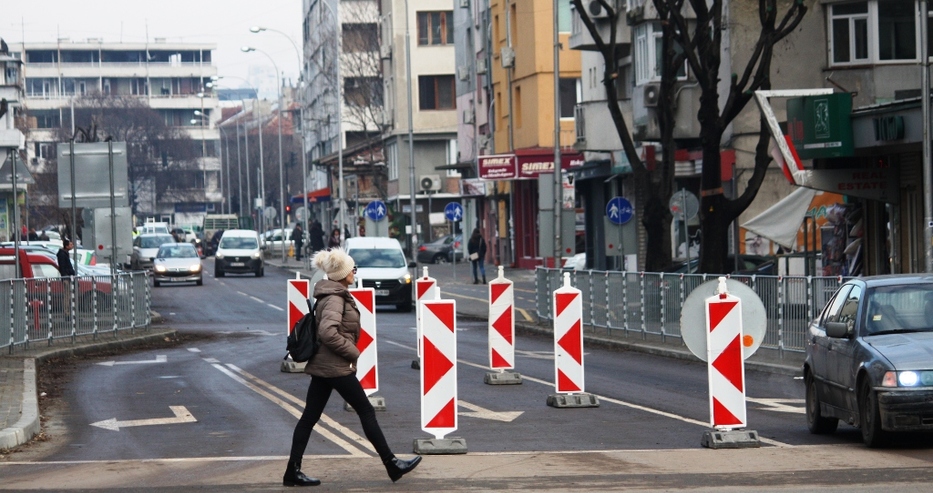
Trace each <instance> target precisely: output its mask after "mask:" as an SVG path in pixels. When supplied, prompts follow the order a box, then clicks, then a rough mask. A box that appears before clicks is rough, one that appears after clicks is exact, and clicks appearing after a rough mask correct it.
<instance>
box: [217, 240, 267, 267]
mask: <svg viewBox="0 0 933 493" xmlns="http://www.w3.org/2000/svg"><path fill="white" fill-rule="evenodd" d="M259 244H260V243H259V233H257V232H255V231H253V230H251V229H228V230H226V231H224V234H223V236H221V237H220V242H218V243H217V251H216V252H214V276H216V277H224V276H225V275H227V274H228V273H236V274H249V273H253V274H255V275H256V277H262V276H263V275H264V274H265V268H264V267H265V264H264V263H263V260H262V252H261V250H260V249H259Z"/></svg>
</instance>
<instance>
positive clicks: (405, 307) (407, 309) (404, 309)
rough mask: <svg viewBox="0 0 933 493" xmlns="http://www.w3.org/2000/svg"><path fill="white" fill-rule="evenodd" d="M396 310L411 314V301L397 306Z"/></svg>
mask: <svg viewBox="0 0 933 493" xmlns="http://www.w3.org/2000/svg"><path fill="white" fill-rule="evenodd" d="M395 308H396V309H397V310H398V311H400V312H405V313H410V312H411V309H412V303H411V300H408V301H406V302H404V303H399V304H397V305H395Z"/></svg>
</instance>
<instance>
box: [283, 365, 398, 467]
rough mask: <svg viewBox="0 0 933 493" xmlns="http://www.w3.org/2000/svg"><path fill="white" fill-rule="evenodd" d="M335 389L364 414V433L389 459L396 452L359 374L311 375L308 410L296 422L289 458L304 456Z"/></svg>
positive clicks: (384, 459)
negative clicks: (338, 375) (378, 418)
mask: <svg viewBox="0 0 933 493" xmlns="http://www.w3.org/2000/svg"><path fill="white" fill-rule="evenodd" d="M332 390H336V391H337V393H338V394H340V397H343V400H345V401H347V403H348V404H350V405H351V406H353V409H354V410H355V411H356V413H357V414H358V415H359V416H360V423H361V424H362V425H363V433H364V434H365V435H366V438H368V439H369V443H371V444H373V447H374V448H375V449H376V452H377V453H379V458H380V459H382V461H383V462H386V461H388V460H389V459H391V458H392V457H394V455H393V454H392V450H390V449H389V444H388V443H386V437H385V435H383V434H382V430H381V429H380V428H379V423H378V422H376V411H375V410H374V409H373V405H372V404H370V403H369V398H368V397H366V392H364V391H363V386H362V385H360V381H359V380H358V379H357V378H356V375H347V376H345V377H336V378H324V377H311V384H310V385H308V398H307V399H306V400H305V410H304V412H303V413H301V418H300V419H299V420H298V424H297V425H295V432H294V434H292V450H291V453H290V454H289V458H288V460H289V461H291V462H297V463H300V462H301V457H302V456H303V455H304V453H305V449H306V448H307V447H308V440H310V439H311V430H313V429H314V425H315V424H317V422H318V420H319V419H321V413H323V412H324V406H326V405H327V400H328V399H329V398H330V394H331V391H332Z"/></svg>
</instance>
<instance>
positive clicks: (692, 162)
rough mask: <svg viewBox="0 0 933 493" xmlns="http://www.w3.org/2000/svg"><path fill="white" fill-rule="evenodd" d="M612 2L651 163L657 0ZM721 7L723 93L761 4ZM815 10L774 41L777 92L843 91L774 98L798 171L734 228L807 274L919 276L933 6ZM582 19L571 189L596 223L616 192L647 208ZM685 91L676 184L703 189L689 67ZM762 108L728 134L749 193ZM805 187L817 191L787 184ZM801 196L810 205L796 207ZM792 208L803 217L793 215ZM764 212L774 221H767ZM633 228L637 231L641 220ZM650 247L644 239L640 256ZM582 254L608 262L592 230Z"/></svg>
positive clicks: (628, 93)
mask: <svg viewBox="0 0 933 493" xmlns="http://www.w3.org/2000/svg"><path fill="white" fill-rule="evenodd" d="M587 3H588V2H584V4H587ZM616 5H617V8H619V9H620V10H621V11H622V15H620V17H619V19H620V22H619V23H618V24H617V39H618V40H619V41H618V42H619V43H620V44H622V45H623V50H622V51H623V53H627V54H628V55H627V56H626V57H625V58H623V63H622V70H621V71H620V76H619V80H620V81H621V83H620V84H618V85H617V91H618V96H619V98H620V104H621V105H622V109H623V113H624V114H625V115H626V118H627V121H628V123H629V124H630V128H631V129H632V131H633V135H634V138H635V140H636V143H638V144H639V145H640V148H641V151H642V157H643V158H645V159H646V160H649V161H650V160H651V158H652V156H656V155H658V154H657V153H659V152H661V149H660V148H659V146H658V145H657V140H658V138H659V132H658V127H657V113H656V112H657V95H658V90H657V83H658V82H659V81H660V74H659V71H658V70H657V61H658V53H657V50H658V46H659V44H660V41H659V39H660V38H659V36H660V23H659V21H658V18H657V13H656V12H655V11H654V10H653V5H652V3H651V2H650V1H644V0H626V1H624V2H623V1H621V0H619V1H618V2H616ZM726 7H727V8H726V10H725V14H724V15H725V17H726V18H728V19H729V22H728V23H726V24H725V25H726V26H727V28H726V30H725V32H724V37H723V45H722V47H723V57H722V67H721V73H722V74H724V75H723V77H721V80H722V82H721V90H720V98H723V97H724V95H725V94H726V92H727V91H728V85H727V83H728V77H727V76H726V75H725V74H731V73H742V72H743V71H744V69H745V64H746V63H747V60H748V59H749V58H750V55H751V53H752V50H754V48H755V41H756V40H757V38H758V34H759V31H760V28H758V26H759V14H758V2H729V3H727V4H726ZM809 7H810V8H809V11H808V12H807V14H806V16H805V17H804V19H803V21H802V22H801V24H800V25H799V26H798V27H797V29H796V30H795V32H794V33H793V34H791V35H790V36H789V37H787V38H786V39H785V40H783V41H781V42H780V43H779V44H778V45H777V46H776V47H775V50H774V59H773V62H772V70H771V77H770V79H771V88H772V89H774V90H780V89H831V90H833V91H834V92H835V93H836V94H835V95H833V96H832V97H831V98H822V97H821V98H822V99H819V100H817V99H818V98H817V99H815V98H802V99H797V100H794V99H785V98H773V99H771V101H770V104H771V106H772V109H773V110H774V113H775V115H776V119H777V120H778V121H780V122H781V123H786V124H787V126H788V129H787V130H785V131H786V132H787V133H788V136H789V137H790V138H791V139H792V141H793V142H794V145H795V146H797V150H798V151H799V152H800V158H801V159H802V163H801V164H802V166H803V170H802V171H803V173H798V174H797V175H796V176H795V175H794V174H793V173H791V172H789V171H787V172H783V173H782V168H781V167H780V166H779V165H777V164H772V165H771V167H770V168H769V170H768V172H767V175H766V176H765V179H764V183H763V184H762V186H761V188H760V189H759V192H758V194H757V196H756V199H755V201H754V202H753V203H752V205H751V206H750V207H749V209H747V210H746V212H745V213H744V214H743V215H742V216H741V217H740V218H739V221H738V223H739V225H741V226H742V227H741V228H737V236H738V237H737V238H736V241H735V244H736V247H735V249H736V250H738V251H739V252H748V253H760V254H774V253H777V252H778V251H785V252H787V251H793V252H797V253H799V254H801V255H803V256H804V257H805V258H808V259H809V260H808V261H809V262H811V263H812V264H811V265H813V266H814V267H819V268H818V269H814V270H811V271H810V272H813V273H818V274H825V275H840V274H841V275H859V274H882V273H887V272H919V271H923V270H924V266H923V261H924V255H923V253H924V246H923V243H924V242H923V240H922V237H923V230H924V226H925V225H924V223H923V216H924V211H923V199H922V190H921V187H920V185H919V184H920V183H922V182H923V180H924V179H925V178H924V176H925V173H928V172H929V171H928V170H929V168H930V167H929V165H926V166H924V165H923V163H922V159H921V147H922V129H923V127H924V125H923V122H922V118H921V115H920V112H921V101H920V99H921V98H920V96H921V93H922V91H921V64H920V62H921V47H922V44H923V43H925V42H927V41H926V40H923V39H921V29H920V26H921V23H922V22H929V19H930V16H931V14H930V12H921V11H920V2H918V1H915V0H884V1H879V0H862V1H845V0H842V1H827V2H817V3H813V4H811V5H809ZM591 11H593V10H591ZM595 11H598V9H597V10H595ZM574 15H575V16H576V18H575V19H574V21H573V36H572V37H571V39H570V45H571V47H572V48H574V49H576V50H580V51H581V52H582V57H583V67H582V72H583V74H584V78H583V79H584V83H583V91H582V95H583V100H582V101H581V103H580V105H578V107H577V109H576V117H577V122H578V125H577V135H576V147H577V148H578V149H581V150H582V151H584V155H585V160H586V164H585V166H584V167H583V168H581V170H580V172H579V173H577V178H578V179H577V180H576V183H575V187H576V189H577V192H578V193H580V194H581V195H582V197H581V202H582V203H583V204H584V207H585V209H586V217H587V219H586V224H587V231H588V232H589V231H590V226H591V225H594V224H597V221H598V220H599V219H601V217H600V216H602V215H603V214H604V210H605V209H604V208H605V205H606V202H607V200H608V198H610V197H612V196H613V195H616V194H622V195H627V196H630V197H632V198H634V200H632V202H633V204H636V205H635V209H636V213H637V214H638V216H637V217H638V219H640V218H641V215H640V214H641V211H640V209H641V207H640V206H639V203H638V198H639V193H638V190H636V189H634V187H633V186H632V185H631V183H630V182H631V180H629V179H628V178H629V176H630V170H629V169H628V166H627V163H626V160H625V159H624V157H623V156H622V154H621V152H620V149H621V144H620V142H619V140H618V137H617V136H616V135H615V129H614V127H613V125H612V121H611V119H610V118H609V116H608V110H607V107H606V95H605V92H604V89H603V86H602V77H603V73H604V64H603V62H602V58H601V56H600V55H599V54H598V53H597V52H595V51H593V50H594V48H595V45H594V43H593V40H592V38H591V36H590V34H589V33H588V32H587V31H586V30H585V28H583V25H582V22H580V20H579V18H578V17H579V15H578V14H576V13H575V14H574ZM687 15H688V17H690V14H689V13H687ZM606 17H607V16H606V15H604V14H603V15H597V16H596V17H595V18H594V19H593V20H594V22H595V23H596V25H597V27H598V29H599V30H600V31H601V32H602V33H605V34H608V31H609V23H608V20H607V18H606ZM603 37H604V39H605V38H606V37H607V36H605V35H604V36H603ZM676 96H677V97H676V105H677V106H676V110H675V113H676V116H675V118H676V121H677V127H676V128H675V130H674V136H675V140H676V141H677V149H675V162H676V167H675V175H676V177H675V181H676V185H675V189H685V190H688V191H690V192H692V193H693V194H695V195H697V196H699V194H700V190H699V188H700V186H699V185H700V184H699V171H700V167H701V166H702V158H701V156H700V155H699V154H698V153H697V152H696V150H697V149H698V146H697V141H696V139H697V137H698V136H699V133H700V132H699V130H700V129H699V128H698V123H697V119H696V113H697V109H698V98H699V92H698V89H697V84H696V80H695V77H694V76H693V74H692V73H691V71H690V70H689V67H685V68H684V70H683V71H682V72H681V73H680V74H678V82H677V89H676ZM837 103H838V104H837ZM816 108H819V111H817V110H816ZM760 116H761V112H760V111H759V109H758V107H757V106H756V105H755V104H754V103H752V104H749V105H748V106H746V107H745V109H744V111H742V113H741V114H740V115H739V116H738V117H737V118H736V119H735V120H734V121H733V123H732V125H731V127H730V128H729V130H728V132H727V133H726V135H724V137H723V141H722V153H721V158H722V163H723V166H722V177H723V183H724V188H725V193H726V195H727V196H735V195H737V194H741V193H742V192H743V191H744V188H745V187H746V184H747V182H748V179H749V177H750V176H751V174H752V172H753V167H754V159H755V151H756V146H757V144H758V134H759V130H760V123H759V122H760ZM817 116H819V117H820V118H817ZM824 117H831V121H832V125H831V126H832V127H833V129H834V130H833V132H832V133H833V135H832V136H829V135H830V132H828V131H826V136H824V137H821V138H817V137H816V136H815V135H816V134H817V133H818V132H816V130H815V125H816V122H818V121H819V122H823V123H825V122H828V121H829V120H828V119H827V118H824ZM821 128H822V129H823V130H826V129H827V128H829V125H828V124H827V125H823V126H822V127H821ZM838 130H844V132H843V133H847V134H848V135H849V137H848V140H846V139H845V138H843V137H840V136H839V135H837V134H836V131H838ZM846 142H849V143H848V144H846ZM810 149H829V151H827V152H811V151H810ZM801 177H805V179H801ZM801 187H803V188H805V189H806V190H809V192H808V193H806V194H794V193H792V192H794V191H795V190H798V189H800V188H801ZM797 197H802V198H797ZM795 200H798V201H799V200H803V201H805V202H804V203H801V204H795V203H793V202H794V201H795ZM790 210H797V211H800V214H801V215H800V216H794V217H788V213H787V211H790ZM756 218H757V219H759V220H758V221H755V219H756ZM768 218H770V222H771V223H773V224H772V226H774V227H762V223H763V222H768ZM779 219H780V220H779ZM777 223H781V225H780V228H783V229H784V230H786V231H782V230H780V228H779V227H777V226H776V224H777ZM673 227H674V230H673V231H672V236H673V237H674V238H675V242H674V243H675V245H677V243H678V241H682V240H677V239H676V238H677V237H678V236H679V235H680V234H682V233H681V231H682V228H686V229H687V231H690V232H691V233H692V232H693V231H694V230H695V228H696V227H697V224H695V223H691V222H689V221H688V223H687V224H686V225H684V224H677V223H676V221H675V224H674V226H673ZM805 229H806V230H807V231H806V233H804V230H805ZM638 231H639V235H641V234H642V230H641V228H639V230H638ZM596 236H597V237H598V234H597V235H596ZM779 238H782V240H779ZM805 239H806V241H805ZM684 246H685V245H681V247H682V248H680V249H677V248H675V252H674V255H675V256H678V255H680V256H683V254H684V252H685V250H686V248H683V247H684ZM643 252H644V242H643V241H641V242H640V246H639V256H642V255H643ZM587 255H588V257H589V265H591V266H593V267H596V268H606V267H604V266H607V267H609V268H612V265H611V264H610V263H608V262H606V260H607V259H606V251H605V246H604V245H603V244H602V242H601V241H599V239H598V238H597V239H596V240H595V241H592V242H590V241H589V235H588V242H587ZM814 257H818V259H816V260H815V261H814ZM787 265H790V263H788V264H787ZM782 273H785V272H782Z"/></svg>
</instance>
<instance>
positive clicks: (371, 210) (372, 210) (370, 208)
mask: <svg viewBox="0 0 933 493" xmlns="http://www.w3.org/2000/svg"><path fill="white" fill-rule="evenodd" d="M386 212H387V209H386V205H385V202H383V201H381V200H374V201H372V202H370V203H369V204H368V205H367V206H366V210H364V211H363V214H365V215H366V217H368V218H369V219H371V220H373V221H376V222H377V223H378V222H379V221H382V220H383V219H385V217H386Z"/></svg>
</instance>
